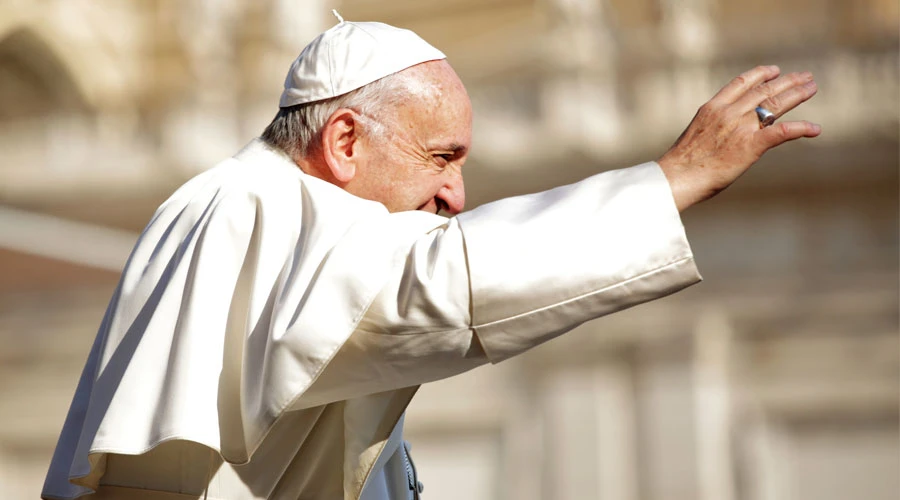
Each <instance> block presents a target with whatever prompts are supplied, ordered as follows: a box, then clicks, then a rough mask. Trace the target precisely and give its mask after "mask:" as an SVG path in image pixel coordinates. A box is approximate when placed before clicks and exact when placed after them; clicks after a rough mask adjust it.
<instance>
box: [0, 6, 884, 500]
mask: <svg viewBox="0 0 900 500" xmlns="http://www.w3.org/2000/svg"><path fill="white" fill-rule="evenodd" d="M338 4H339V5H338ZM333 7H338V8H339V9H340V11H341V13H342V15H343V16H344V17H345V18H347V19H348V20H380V21H385V22H389V23H392V24H395V25H399V26H404V27H409V28H412V29H414V30H416V31H417V32H419V33H420V34H421V35H422V36H423V37H425V38H426V39H427V40H429V41H431V42H432V43H434V44H435V45H437V46H438V47H440V48H441V49H442V50H444V51H445V52H446V53H447V54H448V56H449V58H450V61H451V63H452V64H453V65H454V66H455V67H456V68H457V70H458V71H459V73H460V75H461V76H462V78H463V80H464V81H465V82H466V84H467V87H468V88H469V90H470V93H471V96H472V99H473V103H474V106H475V111H476V118H475V120H476V124H475V144H474V151H473V154H472V158H471V160H470V162H469V163H468V164H467V165H466V178H467V187H468V191H469V200H470V206H476V205H478V204H480V203H484V202H486V201H489V200H491V199H496V198H499V197H502V196H507V195H512V194H518V193H524V192H529V191H535V190H539V189H543V188H546V187H550V186H553V185H557V184H560V183H566V182H570V181H574V180H576V179H579V178H582V177H584V176H586V175H590V174H592V173H595V172H599V171H602V170H607V169H611V168H617V167H623V166H628V165H631V164H634V163H638V162H642V161H646V160H652V159H655V158H657V157H658V156H659V155H661V154H662V153H663V152H664V151H665V149H666V147H667V146H668V145H669V144H671V142H672V141H673V140H674V139H675V137H677V135H678V134H679V133H680V131H681V129H682V128H683V127H684V126H685V125H686V124H687V122H688V121H689V120H690V118H691V116H692V115H693V113H694V111H695V110H696V109H697V107H698V106H699V105H700V104H702V103H703V102H704V101H705V100H706V99H707V98H708V97H709V96H711V95H712V94H713V93H714V92H715V91H716V90H717V89H718V88H719V87H720V86H721V85H723V84H724V83H725V82H726V81H727V80H728V79H729V78H730V77H732V76H733V75H735V74H737V73H739V72H740V71H743V70H744V69H747V68H749V67H752V66H754V65H756V64H759V63H776V64H779V65H780V66H781V67H782V68H783V69H784V70H801V69H809V70H812V71H813V72H814V73H815V74H816V76H817V81H818V82H819V88H820V90H819V95H818V96H817V97H816V98H815V99H814V100H813V101H811V102H810V103H808V104H807V105H806V106H804V108H803V111H802V112H799V111H798V112H797V113H795V114H796V115H797V116H800V115H802V116H803V117H805V118H809V119H811V120H814V121H817V122H819V123H821V124H822V125H823V128H824V133H823V136H822V137H821V138H820V139H818V140H816V141H813V142H807V143H794V144H790V145H787V146H785V147H783V148H781V149H780V150H778V151H776V152H774V153H772V154H770V155H768V156H767V157H766V158H765V159H764V160H763V161H762V162H760V164H759V166H758V167H757V168H755V169H754V170H753V171H751V172H750V173H748V174H747V175H746V176H745V178H744V179H742V180H741V182H739V183H738V184H737V185H735V186H734V187H732V188H730V189H729V190H728V191H727V192H725V193H723V194H722V195H721V196H719V197H718V198H717V199H716V200H714V201H712V202H710V203H707V204H704V205H701V206H699V207H696V208H692V209H691V210H690V211H688V212H687V213H686V214H685V216H684V221H685V225H686V227H687V231H688V236H689V238H690V240H691V242H692V245H693V248H694V251H695V254H696V256H697V260H698V264H699V266H700V269H701V272H702V273H703V274H704V276H705V278H706V282H705V283H703V284H700V285H698V286H696V287H693V288H692V289H690V290H688V291H685V292H683V293H680V294H677V295H675V296H673V297H670V298H667V299H664V300H661V301H658V302H656V303H653V304H647V305H644V306H640V307H638V308H635V309H633V310H630V311H627V312H624V313H621V314H618V315H613V316H610V317H607V318H603V319H600V320H597V321H594V322H592V323H589V324H587V325H585V326H583V327H582V328H579V329H578V330H576V331H574V332H571V333H569V334H567V335H565V336H563V337H561V338H559V339H557V340H555V341H552V342H550V343H548V344H547V345H544V346H542V347H540V348H538V349H535V350H533V351H531V352H529V353H527V354H526V355H524V356H521V357H520V358H516V359H513V360H510V361H508V362H504V363H502V364H500V365H497V366H488V367H483V368H480V369H477V370H474V371H472V372H470V373H467V374H465V375H463V376H460V377H457V378H454V379H450V380H447V381H443V382H439V383H435V384H431V385H428V386H425V387H423V388H422V389H421V390H420V393H419V394H418V395H417V397H416V399H415V400H414V402H413V405H412V406H411V408H410V410H409V416H408V418H407V431H408V432H407V433H408V437H409V439H410V440H411V441H412V443H413V448H414V455H415V457H416V460H417V464H418V465H419V468H420V469H421V471H422V475H423V480H424V482H425V485H426V489H425V494H426V495H425V497H426V498H428V499H429V500H458V499H466V500H468V499H471V500H482V499H485V500H486V499H491V500H551V499H566V500H568V499H600V500H663V499H664V500H694V499H698V500H806V499H814V500H844V499H857V498H858V499H867V500H869V499H871V500H882V499H883V500H893V499H896V498H898V497H900V472H898V471H900V422H898V419H900V409H898V404H900V342H898V334H900V327H898V321H900V320H898V300H900V292H898V255H900V243H898V147H900V140H898V132H900V125H898V121H900V111H898V109H900V67H898V57H900V51H898V42H900V35H898V23H900V12H898V4H897V2H896V1H895V0H804V1H798V2H782V1H775V0H756V1H753V2H747V1H738V0H681V1H674V0H530V1H529V0H477V1H476V0H442V1H437V0H391V1H387V0H385V1H375V0H346V1H344V2H338V1H336V0H335V1H327V0H303V1H287V0H262V1H255V2H253V1H249V0H222V1H218V2H213V1H210V0H205V1H203V0H196V1H184V2H179V1H176V0H149V1H141V2H138V1H130V2H123V1H113V0H92V1H88V0H68V1H60V0H31V1H25V0H0V485H2V488H0V492H2V493H0V497H2V498H3V499H7V498H8V499H11V500H18V499H34V498H37V497H38V493H39V490H40V486H41V483H42V480H43V474H44V472H45V470H46V466H47V464H48V461H49V457H50V453H51V451H52V448H53V445H54V443H55V440H56V437H57V434H58V432H59V429H60V427H61V425H62V421H63V418H64V417H65V412H66V409H67V407H68V404H69V401H70V398H71V396H72V393H73V391H74V388H75V384H76V382H77V377H78V375H79V373H80V370H81V367H82V364H83V362H84V359H85V356H86V354H87V351H88V349H89V347H90V342H91V340H92V338H93V336H94V333H95V330H96V328H97V326H98V325H99V322H100V319H101V316H102V314H103V310H104V308H105V306H106V301H107V300H108V298H109V296H110V294H111V292H112V288H113V287H114V286H115V283H116V280H117V277H118V274H117V271H118V270H119V269H120V268H121V265H122V264H123V262H124V259H125V257H126V256H127V254H128V251H129V249H130V246H131V244H132V243H133V241H134V239H135V237H136V235H137V233H138V232H139V231H140V229H141V227H142V226H143V225H144V224H145V223H146V221H147V220H148V219H149V217H150V215H151V214H152V212H153V210H154V209H155V207H156V206H157V205H158V204H159V203H160V202H161V201H162V200H163V199H164V198H165V197H166V196H167V194H168V193H169V192H170V191H171V190H172V189H173V188H174V187H175V186H177V185H178V184H179V183H180V182H182V181H184V180H185V179H187V178H188V177H190V176H191V175H193V174H194V173H196V172H199V171H201V170H203V169H205V168H208V167H210V166H212V165H213V164H215V163H216V162H217V161H219V160H221V159H222V158H224V157H226V156H228V155H230V154H232V153H233V152H234V151H236V150H237V149H238V148H239V147H240V146H242V145H243V144H244V143H246V142H247V141H248V140H249V139H250V138H252V137H253V136H255V135H256V134H258V133H259V131H261V130H262V128H263V127H264V126H265V124H266V123H268V120H269V119H270V118H271V117H272V116H273V115H274V113H275V110H276V103H277V96H278V94H279V92H280V87H281V82H282V79H283V75H284V72H285V70H286V68H287V66H288V64H289V63H290V61H291V60H292V59H293V58H294V57H295V56H296V54H297V53H298V51H299V50H300V49H301V48H302V47H303V46H304V45H305V44H306V43H307V42H308V41H309V40H310V39H311V38H312V37H313V36H314V35H315V34H316V33H317V32H319V31H321V30H322V29H324V28H327V27H328V26H330V25H331V24H333V23H334V19H333V18H332V17H331V15H330V14H329V10H330V9H331V8H333ZM588 223H589V221H583V222H582V221H573V229H574V228H576V227H578V228H579V230H585V229H584V228H583V227H580V226H581V225H583V224H588Z"/></svg>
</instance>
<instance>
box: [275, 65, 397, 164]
mask: <svg viewBox="0 0 900 500" xmlns="http://www.w3.org/2000/svg"><path fill="white" fill-rule="evenodd" d="M409 80H410V78H409V77H408V76H406V75H404V72H399V73H394V74H392V75H388V76H386V77H384V78H381V79H379V80H375V81H374V82H372V83H370V84H368V85H364V86H362V87H360V88H358V89H356V90H352V91H350V92H347V93H346V94H342V95H339V96H337V97H332V98H331V99H323V100H321V101H315V102H310V103H305V104H298V105H296V106H290V107H287V108H281V109H279V110H278V114H277V115H275V118H274V119H272V123H270V124H269V125H268V126H267V127H266V129H265V131H263V133H262V136H261V137H262V140H263V141H265V142H266V144H268V145H270V146H272V147H274V148H276V149H280V150H281V151H283V152H284V153H286V154H287V155H288V156H290V157H291V158H292V159H293V160H294V161H297V160H299V159H300V158H303V157H304V156H306V155H307V154H308V153H309V152H310V151H311V150H312V149H314V148H315V147H316V145H317V144H318V142H319V141H320V140H321V137H322V129H323V128H324V127H325V123H326V122H327V121H328V118H330V117H331V115H332V114H334V112H335V111H337V110H339V109H341V108H349V109H352V110H354V111H356V112H357V113H359V114H360V115H362V116H363V120H362V123H361V125H362V129H363V133H367V134H370V135H375V136H380V135H384V134H385V133H386V132H387V130H386V127H385V123H384V122H385V120H384V115H385V113H384V111H385V110H386V109H389V108H390V107H391V106H395V105H397V104H398V103H400V102H402V101H404V100H406V99H408V98H409V96H410V90H412V89H414V86H413V85H411V84H410V83H411V82H410V81H409Z"/></svg>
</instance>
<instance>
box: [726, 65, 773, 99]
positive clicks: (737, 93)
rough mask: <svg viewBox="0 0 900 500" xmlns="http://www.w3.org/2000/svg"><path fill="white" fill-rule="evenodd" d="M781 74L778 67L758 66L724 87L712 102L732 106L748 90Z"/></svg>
mask: <svg viewBox="0 0 900 500" xmlns="http://www.w3.org/2000/svg"><path fill="white" fill-rule="evenodd" d="M780 72H781V70H780V69H778V66H757V67H755V68H753V69H751V70H750V71H746V72H744V73H741V74H740V76H737V77H735V78H734V80H731V81H730V82H728V85H725V86H724V87H722V90H720V91H719V92H718V93H717V94H716V95H715V96H713V98H712V100H713V101H717V102H721V103H722V104H731V103H733V102H735V101H737V100H738V99H740V98H741V97H742V96H743V95H744V94H746V93H747V91H748V90H750V89H752V88H754V87H756V86H758V85H759V84H761V83H763V82H767V81H769V80H772V79H773V78H776V77H777V76H778V74H779V73H780Z"/></svg>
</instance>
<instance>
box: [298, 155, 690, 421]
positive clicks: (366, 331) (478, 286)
mask: <svg viewBox="0 0 900 500" xmlns="http://www.w3.org/2000/svg"><path fill="white" fill-rule="evenodd" d="M699 279H700V278H699V275H698V273H697V270H696V268H695V266H694V262H693V257H692V255H691V252H690V248H689V246H688V243H687V240H686V238H685V235H684V230H683V228H682V225H681V221H680V218H679V216H678V212H677V210H676V208H675V204H674V202H673V200H672V196H671V194H670V190H669V186H668V183H667V182H666V179H665V177H664V175H663V173H662V171H661V170H660V168H659V167H658V166H657V165H656V164H655V163H647V164H643V165H639V166H637V167H633V168H629V169H623V170H616V171H611V172H606V173H603V174H599V175H596V176H593V177H590V178H588V179H586V180H584V181H581V182H578V183H575V184H572V185H569V186H563V187H559V188H556V189H552V190H550V191H546V192H543V193H537V194H533V195H527V196H519V197H514V198H508V199H504V200H500V201H498V202H495V203H491V204H488V205H484V206H482V207H479V208H477V209H475V210H472V211H470V212H467V213H465V214H462V215H460V216H458V217H456V218H453V219H449V220H447V222H446V224H444V225H443V226H441V227H440V228H437V229H436V230H434V231H432V232H430V233H429V234H427V235H426V236H425V237H423V238H420V239H419V240H418V241H416V242H415V243H414V244H413V245H412V247H411V248H410V250H409V253H408V256H407V258H406V263H405V266H404V267H403V269H402V273H400V274H398V275H396V276H394V277H392V278H391V279H390V280H389V282H388V284H387V285H386V286H385V287H384V288H383V289H382V290H381V291H380V293H379V294H378V296H377V298H376V299H375V301H374V303H373V304H372V305H371V306H370V307H369V308H368V310H367V311H366V314H365V316H364V318H363V319H362V321H361V322H360V323H359V325H358V326H357V328H356V330H355V331H354V332H353V334H352V335H351V336H350V338H349V339H348V340H347V342H346V343H345V344H344V345H343V346H342V347H341V349H340V351H339V352H338V354H337V355H336V356H335V357H334V358H333V359H332V361H331V362H330V363H329V364H328V366H327V367H326V368H325V370H324V372H323V373H322V374H321V376H320V377H319V378H318V379H317V380H316V381H315V382H314V383H313V384H312V386H311V387H310V389H309V390H308V391H307V392H306V394H304V397H303V399H304V402H303V406H312V405H315V404H322V403H326V402H330V401H336V400H340V399H348V398H352V397H357V396H361V395H364V394H371V393H375V392H381V391H386V390H391V389H398V388H401V387H408V386H413V385H418V384H422V383H425V382H429V381H433V380H437V379H441V378H446V377H450V376H452V375H455V374H458V373H461V372H464V371H466V370H469V369H471V368H474V367H476V366H479V365H481V364H484V363H487V362H489V361H490V362H499V361H502V360H504V359H506V358H509V357H511V356H514V355H516V354H519V353H521V352H524V351H526V350H528V349H530V348H531V347H534V346H536V345H539V344H541V343H543V342H545V341H547V340H550V339H552V338H554V337H556V336H558V335H560V334H562V333H564V332H566V331H568V330H571V329H572V328H574V327H576V326H578V325H580V324H581V323H583V322H585V321H588V320H591V319H594V318H597V317H599V316H602V315H605V314H609V313H611V312H614V311H618V310H621V309H625V308H627V307H630V306H633V305H636V304H639V303H642V302H645V301H648V300H652V299H655V298H658V297H661V296H664V295H667V294H669V293H672V292H675V291H677V290H680V289H681V288H684V287H685V286H688V285H690V284H693V283H696V282H697V281H699Z"/></svg>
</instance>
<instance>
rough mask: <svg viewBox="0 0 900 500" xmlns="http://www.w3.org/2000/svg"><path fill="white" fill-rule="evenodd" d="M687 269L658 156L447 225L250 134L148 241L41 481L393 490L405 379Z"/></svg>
mask: <svg viewBox="0 0 900 500" xmlns="http://www.w3.org/2000/svg"><path fill="white" fill-rule="evenodd" d="M699 279H700V277H699V275H698V273H697V270H696V267H695V265H694V261H693V257H692V255H691V251H690V247H689V245H688V243H687V240H686V238H685V235H684V229H683V227H682V225H681V220H680V217H679V214H678V211H677V210H676V208H675V204H674V201H673V199H672V195H671V192H670V188H669V185H668V183H667V181H666V179H665V176H664V175H663V173H662V171H661V170H660V169H659V166H658V165H656V164H655V163H647V164H643V165H638V166H636V167H632V168H628V169H623V170H616V171H611V172H606V173H603V174H599V175H596V176H593V177H590V178H588V179H586V180H583V181H581V182H578V183H575V184H572V185H569V186H563V187H559V188H556V189H552V190H550V191H546V192H543V193H538V194H534V195H528V196H519V197H514V198H508V199H504V200H500V201H498V202H494V203H491V204H487V205H483V206H481V207H479V208H476V209H474V210H471V211H469V212H466V213H464V214H461V215H459V216H456V217H453V218H450V219H447V218H444V217H440V216H438V215H434V214H429V213H425V212H421V211H411V212H402V213H394V214H391V213H388V211H387V210H386V209H385V207H384V206H383V205H381V204H380V203H376V202H372V201H367V200H363V199H360V198H357V197H355V196H352V195H350V194H348V193H347V192H345V191H343V190H341V189H339V188H338V187H336V186H334V185H331V184H329V183H327V182H324V181H321V180H319V179H316V178H313V177H311V176H308V175H306V174H304V173H303V172H302V171H301V170H300V169H299V168H298V167H297V166H296V165H295V164H294V163H292V162H291V161H290V160H289V159H287V158H286V157H285V156H283V155H281V154H280V153H278V152H275V151H273V150H271V149H269V148H268V147H267V146H266V145H264V144H263V143H262V142H261V141H260V140H255V141H253V142H251V143H250V145H248V146H247V147H246V148H244V149H243V150H242V151H241V152H240V153H238V154H237V155H236V156H235V157H234V158H231V159H228V160H226V161H224V162H222V163H221V164H219V165H218V166H216V167H215V168H213V169H210V170H208V171H207V172H204V173H203V174H201V175H199V176H197V177H195V178H194V179H192V180H190V181H189V182H187V183H186V184H185V185H184V186H182V187H181V188H180V189H179V190H178V191H177V192H175V194H173V195H172V197H171V198H170V199H169V200H168V201H166V202H165V203H164V204H163V205H162V206H161V207H160V208H159V210H158V211H157V212H156V214H155V215H154V216H153V219H152V220H151V221H150V223H149V225H148V226H147V228H146V229H145V230H144V232H143V234H142V235H141V237H140V239H139V241H138V243H137V245H136V247H135V249H134V251H133V253H132V254H131V256H130V258H129V260H128V263H127V265H126V267H125V270H124V272H123V273H122V278H121V281H120V283H119V286H118V288H117V290H116V292H115V294H114V295H113V298H112V300H111V302H110V305H109V308H108V309H107V312H106V315H105V317H104V319H103V323H102V325H101V327H100V331H99V333H98V335H97V339H96V340H95V342H94V345H93V348H92V349H91V352H90V356H89V358H88V361H87V364H86V366H85V369H84V372H83V374H82V376H81V380H80V381H79V384H78V388H77V390H76V393H75V397H74V400H73V402H72V406H71V408H70V410H69V414H68V417H67V419H66V422H65V425H64V427H63V430H62V434H61V436H60V439H59V443H58V445H57V448H56V452H55V454H54V456H53V460H52V463H51V466H50V470H49V472H48V475H47V479H46V482H45V485H44V490H43V494H42V495H43V497H44V498H54V499H70V498H74V497H77V496H79V495H85V494H89V493H92V492H94V491H95V490H96V491H97V493H96V495H95V496H91V497H87V498H90V499H91V500H93V499H94V498H103V499H119V498H127V499H138V500H176V499H182V500H185V499H197V498H204V494H205V495H207V496H206V497H205V498H209V499H218V500H249V499H263V498H272V499H341V498H343V499H347V500H350V499H354V500H355V499H357V498H359V497H360V495H361V494H362V492H363V490H364V487H365V494H364V495H363V496H364V497H366V496H369V497H370V498H380V497H384V498H391V499H397V498H407V496H406V495H407V494H408V491H407V488H406V483H405V481H406V475H405V472H403V471H402V469H403V460H402V458H404V457H402V453H400V451H401V450H400V448H401V445H400V444H399V443H400V433H401V431H402V415H403V412H404V410H405V408H406V406H407V404H408V403H409V401H410V399H411V398H412V396H413V394H414V393H415V391H416V389H417V388H418V386H419V385H420V384H423V383H425V382H429V381H433V380H438V379H442V378H445V377H450V376H452V375H455V374H458V373H461V372H464V371H466V370H469V369H471V368H474V367H476V366H479V365H482V364H485V363H488V362H491V363H497V362H499V361H502V360H504V359H506V358H509V357H510V356H514V355H516V354H519V353H521V352H523V351H525V350H527V349H529V348H531V347H533V346H536V345H538V344H540V343H542V342H545V341H547V340H549V339H552V338H554V337H556V336H558V335H560V334H562V333H564V332H566V331H568V330H570V329H572V328H574V327H575V326H577V325H579V324H581V323H583V322H585V321H587V320H590V319H593V318H596V317H598V316H602V315H604V314H608V313H611V312H614V311H617V310H620V309H623V308H625V307H629V306H632V305H635V304H638V303H641V302H645V301H648V300H651V299H654V298H658V297H661V296H664V295H667V294H670V293H673V292H675V291H677V290H680V289H682V288H684V287H685V286H688V285H690V284H693V283H695V282H697V281H699ZM392 432H393V434H392Z"/></svg>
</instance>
